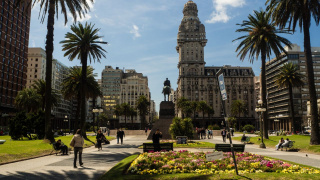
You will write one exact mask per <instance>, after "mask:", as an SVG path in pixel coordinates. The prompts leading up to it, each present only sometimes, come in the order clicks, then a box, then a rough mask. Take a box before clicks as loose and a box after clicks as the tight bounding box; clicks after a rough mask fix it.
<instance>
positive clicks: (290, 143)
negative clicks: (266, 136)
mask: <svg viewBox="0 0 320 180" xmlns="http://www.w3.org/2000/svg"><path fill="white" fill-rule="evenodd" d="M294 142H295V141H289V144H288V145H286V146H282V145H281V147H280V148H281V150H283V148H286V151H288V148H289V149H290V148H292V146H293V143H294Z"/></svg>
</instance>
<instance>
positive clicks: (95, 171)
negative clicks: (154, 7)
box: [0, 135, 320, 180]
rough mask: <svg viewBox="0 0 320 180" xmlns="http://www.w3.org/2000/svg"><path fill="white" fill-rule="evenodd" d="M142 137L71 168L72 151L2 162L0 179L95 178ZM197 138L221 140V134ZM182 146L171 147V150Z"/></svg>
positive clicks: (297, 158)
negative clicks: (8, 162)
mask: <svg viewBox="0 0 320 180" xmlns="http://www.w3.org/2000/svg"><path fill="white" fill-rule="evenodd" d="M236 136H241V135H236ZM146 138H147V137H146V136H144V135H139V136H134V135H132V136H127V137H125V139H124V144H123V145H119V144H116V140H113V141H111V144H110V145H103V151H98V150H97V149H95V148H94V147H90V148H86V149H84V152H83V163H84V167H80V166H78V168H77V169H74V168H73V154H71V155H69V156H61V155H58V156H56V155H51V156H45V157H41V158H36V159H31V160H26V161H21V162H16V163H11V164H6V165H2V166H0V180H7V179H8V180H16V179H28V180H29V179H30V180H40V179H41V180H42V179H57V180H61V179H76V180H87V179H97V178H99V177H100V176H101V175H103V174H104V173H105V172H106V171H108V170H110V169H111V168H112V167H113V166H114V165H115V164H117V163H118V162H119V161H120V160H122V159H123V158H125V157H127V156H130V155H132V154H135V153H141V152H142V149H138V147H139V146H140V145H141V144H142V143H143V142H146V141H147V140H146ZM201 141H207V142H212V143H223V142H222V138H221V137H214V138H213V139H204V140H201ZM235 143H239V142H235ZM182 149H183V148H175V149H174V150H177V151H178V150H182ZM188 150H189V151H193V152H195V151H204V152H208V151H213V149H197V148H193V149H188ZM245 151H247V152H251V153H255V154H260V155H265V156H269V157H274V158H279V159H284V160H288V161H292V162H296V163H300V164H304V165H309V166H314V167H318V168H320V155H314V154H308V157H306V154H305V153H300V152H286V151H275V150H274V149H273V148H272V149H271V148H267V149H261V148H259V147H258V145H251V144H248V145H246V148H245Z"/></svg>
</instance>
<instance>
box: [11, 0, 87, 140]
mask: <svg viewBox="0 0 320 180" xmlns="http://www.w3.org/2000/svg"><path fill="white" fill-rule="evenodd" d="M90 1H91V2H93V0H90ZM87 2H88V1H87V0H29V1H26V0H16V6H20V4H21V3H23V4H24V5H27V6H30V5H31V4H32V6H34V5H35V4H36V3H40V11H39V17H40V15H41V13H42V15H41V23H43V22H44V20H45V19H46V15H47V14H48V17H47V20H48V21H47V36H46V60H47V63H46V64H47V65H46V93H45V94H47V96H45V102H46V106H45V117H46V126H45V129H46V136H45V139H48V140H50V141H51V142H54V137H53V133H52V127H51V100H52V99H51V88H52V85H51V79H52V57H53V47H54V46H53V36H54V23H55V20H54V16H55V15H56V13H57V12H56V10H57V11H58V10H59V8H60V10H61V13H62V14H63V16H64V22H65V24H67V22H68V12H70V14H71V15H72V17H73V19H74V21H77V17H78V16H79V17H80V18H82V16H84V15H85V13H86V12H87V11H88V10H89V9H90V7H89V5H88V3H87ZM25 3H27V4H25ZM26 9H27V8H26ZM68 10H69V11H68ZM57 18H58V14H57Z"/></svg>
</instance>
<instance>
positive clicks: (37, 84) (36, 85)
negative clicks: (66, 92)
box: [32, 79, 60, 111]
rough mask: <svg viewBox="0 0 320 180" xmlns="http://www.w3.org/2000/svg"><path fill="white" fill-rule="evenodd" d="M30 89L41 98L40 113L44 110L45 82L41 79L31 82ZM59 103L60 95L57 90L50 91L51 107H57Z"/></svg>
mask: <svg viewBox="0 0 320 180" xmlns="http://www.w3.org/2000/svg"><path fill="white" fill-rule="evenodd" d="M32 88H33V89H35V90H36V92H37V93H38V94H39V95H40V96H41V106H42V111H44V108H45V102H46V101H45V100H46V98H45V97H46V81H45V80H43V79H38V80H35V81H33V84H32ZM59 101H60V95H59V93H58V91H57V90H55V89H52V90H51V106H57V105H58V103H59Z"/></svg>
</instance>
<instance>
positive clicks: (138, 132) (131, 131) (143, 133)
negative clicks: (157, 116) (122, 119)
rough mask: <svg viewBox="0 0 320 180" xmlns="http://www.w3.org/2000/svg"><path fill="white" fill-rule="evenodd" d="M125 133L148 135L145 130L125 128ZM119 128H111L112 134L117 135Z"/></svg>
mask: <svg viewBox="0 0 320 180" xmlns="http://www.w3.org/2000/svg"><path fill="white" fill-rule="evenodd" d="M123 131H124V134H125V135H146V133H145V131H144V130H123ZM149 133H150V130H148V133H147V135H149ZM116 134H117V130H110V135H112V136H115V135H116Z"/></svg>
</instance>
